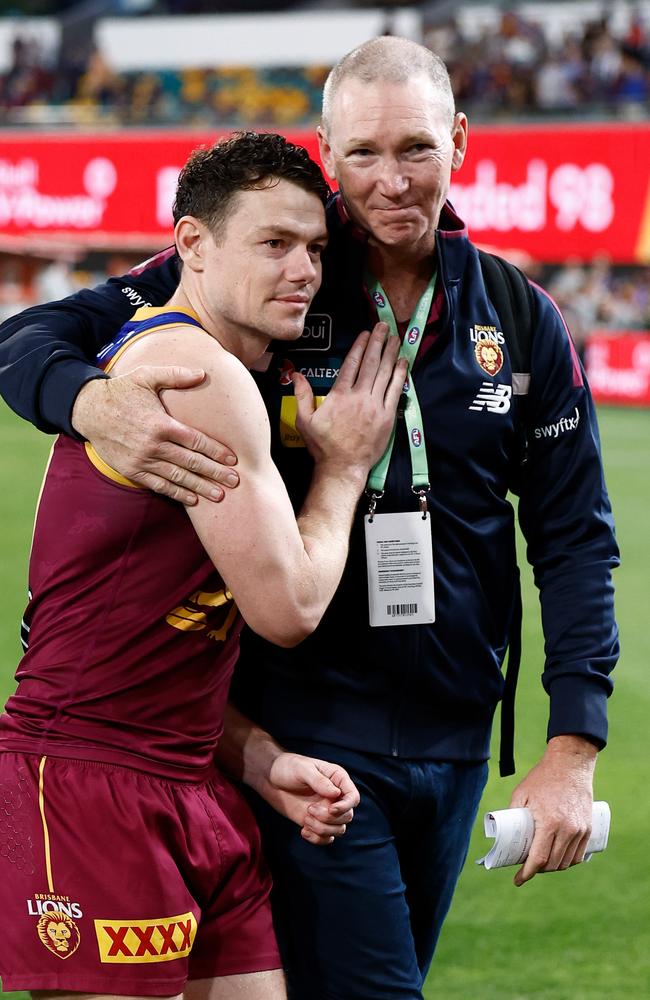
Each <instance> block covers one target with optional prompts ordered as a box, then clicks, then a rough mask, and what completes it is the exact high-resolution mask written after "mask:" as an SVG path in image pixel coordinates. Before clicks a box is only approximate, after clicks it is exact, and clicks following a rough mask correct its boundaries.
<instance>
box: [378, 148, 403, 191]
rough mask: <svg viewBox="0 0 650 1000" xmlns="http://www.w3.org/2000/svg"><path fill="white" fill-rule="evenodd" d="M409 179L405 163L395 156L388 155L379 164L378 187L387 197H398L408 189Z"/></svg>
mask: <svg viewBox="0 0 650 1000" xmlns="http://www.w3.org/2000/svg"><path fill="white" fill-rule="evenodd" d="M408 186H409V179H408V177H407V176H406V172H405V170H404V165H403V164H401V163H400V162H399V160H397V159H395V158H393V157H390V158H388V157H386V158H384V159H382V160H381V162H380V164H379V173H378V177H377V187H378V188H379V190H380V192H381V193H382V194H383V195H385V196H386V197H387V198H396V197H399V195H402V194H404V192H405V191H407V190H408Z"/></svg>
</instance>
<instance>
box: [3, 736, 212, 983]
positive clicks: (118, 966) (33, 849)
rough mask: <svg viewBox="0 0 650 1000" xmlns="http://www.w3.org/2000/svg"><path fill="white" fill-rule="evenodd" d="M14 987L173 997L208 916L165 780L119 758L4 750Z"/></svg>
mask: <svg viewBox="0 0 650 1000" xmlns="http://www.w3.org/2000/svg"><path fill="white" fill-rule="evenodd" d="M0 783H1V787H2V794H3V797H4V800H5V802H7V803H8V806H9V812H10V813H11V816H9V815H5V820H4V821H3V825H2V827H1V828H0V830H1V834H2V845H1V846H0V909H1V910H2V912H3V914H4V917H5V920H4V923H3V928H4V929H3V935H2V936H1V937H0V975H1V976H2V982H3V987H4V989H5V990H41V991H43V990H59V991H65V992H72V991H74V992H82V993H90V994H102V995H103V994H109V995H111V994H114V993H119V994H124V995H137V996H175V995H176V994H179V993H181V992H182V989H183V986H184V984H185V980H186V976H187V959H188V955H189V953H190V951H191V948H192V944H193V940H194V937H195V934H196V927H197V923H198V919H199V916H200V913H199V908H198V906H197V905H196V902H195V901H194V899H193V898H192V896H191V894H190V892H189V891H188V888H187V886H186V885H185V882H184V879H183V878H182V876H181V874H180V873H179V871H178V867H177V865H176V863H175V860H174V857H173V851H172V852H170V849H169V847H168V846H167V845H163V844H162V843H161V831H162V830H165V829H166V830H167V839H168V841H169V840H173V839H174V838H176V839H177V840H178V838H179V836H180V834H181V833H182V831H181V830H180V824H179V821H178V818H177V817H176V816H175V814H174V809H173V803H170V802H169V800H168V798H166V797H165V793H164V783H161V782H155V781H153V782H152V780H151V779H150V777H149V776H148V775H141V774H139V773H138V772H135V771H129V770H127V769H124V768H118V767H113V766H111V765H102V764H95V763H91V762H85V761H83V762H79V761H74V760H67V759H61V758H54V757H41V758H39V757H37V756H33V755H20V754H14V753H5V752H3V753H0Z"/></svg>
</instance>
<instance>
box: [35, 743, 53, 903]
mask: <svg viewBox="0 0 650 1000" xmlns="http://www.w3.org/2000/svg"><path fill="white" fill-rule="evenodd" d="M46 760H47V757H41V761H40V763H39V765H38V809H39V812H40V814H41V823H42V824H43V845H44V847H45V870H46V872H47V887H48V889H49V891H50V892H51V893H53V892H54V881H53V880H52V858H51V856H50V833H49V830H48V828H47V820H46V819H45V792H44V785H45V781H44V777H43V772H44V771H45V761H46Z"/></svg>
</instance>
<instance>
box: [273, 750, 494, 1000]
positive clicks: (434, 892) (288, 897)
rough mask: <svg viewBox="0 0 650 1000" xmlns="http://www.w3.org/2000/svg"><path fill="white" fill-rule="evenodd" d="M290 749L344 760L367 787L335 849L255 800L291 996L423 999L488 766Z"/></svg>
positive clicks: (294, 999)
mask: <svg viewBox="0 0 650 1000" xmlns="http://www.w3.org/2000/svg"><path fill="white" fill-rule="evenodd" d="M285 745H287V749H291V750H294V751H296V752H298V753H306V754H310V755H311V756H315V757H320V758H322V759H325V760H331V761H335V762H336V763H339V764H341V765H342V766H343V767H345V768H346V769H347V770H348V772H349V773H350V775H351V777H352V779H353V780H354V782H355V783H356V785H357V787H358V789H359V792H360V794H361V802H360V804H359V806H358V808H357V810H356V813H355V817H354V820H353V821H352V823H351V824H350V825H349V827H348V830H347V832H346V833H345V835H344V836H343V837H341V838H340V839H338V840H337V841H335V843H333V844H331V845H330V846H328V847H315V846H313V845H311V844H308V843H307V842H306V841H305V840H303V839H302V837H301V836H300V831H299V829H298V827H297V826H295V824H293V823H291V822H290V821H289V820H286V819H285V818H284V817H282V816H280V815H279V814H278V813H276V812H275V811H274V810H272V809H270V807H268V806H267V805H266V804H265V803H263V802H261V801H260V800H257V799H256V802H255V804H254V808H255V809H256V813H257V815H258V819H259V822H260V825H261V828H262V834H263V838H264V847H265V853H266V856H267V859H268V861H269V864H270V866H271V871H272V873H273V879H274V889H273V912H274V917H275V922H276V932H277V934H278V940H279V943H280V950H281V952H282V956H283V960H284V963H285V967H286V970H287V979H288V987H289V997H290V1000H398V998H399V1000H406V998H408V1000H422V984H423V983H424V979H425V977H426V974H427V971H428V969H429V965H430V962H431V959H432V957H433V953H434V950H435V947H436V943H437V940H438V936H439V934H440V929H441V927H442V923H443V920H444V918H445V916H446V914H447V911H448V909H449V906H450V904H451V899H452V896H453V892H454V889H455V886H456V883H457V880H458V876H459V875H460V872H461V869H462V867H463V864H464V862H465V858H466V856H467V849H468V845H469V838H470V833H471V830H472V826H473V823H474V820H475V818H476V813H477V810H478V806H479V802H480V799H481V795H482V792H483V788H484V786H485V782H486V779H487V764H486V763H484V762H481V763H470V764H464V763H450V762H440V761H426V760H425V761H422V760H403V759H399V758H393V757H378V756H371V755H365V754H359V753H356V752H352V751H348V750H344V749H342V748H340V747H335V746H332V745H325V744H318V743H309V744H307V743H304V742H300V743H298V742H296V743H295V744H294V743H291V741H289V744H287V743H286V741H285Z"/></svg>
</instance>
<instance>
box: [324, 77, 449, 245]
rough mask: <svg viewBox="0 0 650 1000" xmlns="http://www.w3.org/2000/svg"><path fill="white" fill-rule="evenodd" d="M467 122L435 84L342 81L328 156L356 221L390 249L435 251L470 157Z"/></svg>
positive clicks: (326, 149) (422, 80)
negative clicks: (444, 211)
mask: <svg viewBox="0 0 650 1000" xmlns="http://www.w3.org/2000/svg"><path fill="white" fill-rule="evenodd" d="M466 140H467V120H466V118H465V116H464V115H456V116H455V119H454V122H453V124H450V122H449V113H448V111H447V110H446V108H445V106H444V104H443V102H442V100H441V99H440V98H439V97H438V96H437V94H436V91H435V89H434V86H433V83H432V82H431V81H430V80H429V79H428V78H427V77H426V76H423V75H418V76H414V77H412V78H411V79H410V80H408V81H407V82H405V83H388V82H378V83H363V82H362V81H360V80H356V79H354V78H349V79H347V80H343V81H342V83H341V84H340V86H339V89H338V91H337V92H336V94H335V96H334V101H333V105H332V109H331V122H330V123H329V134H328V135H325V134H324V132H323V131H322V129H319V141H320V149H321V157H322V160H323V163H324V165H325V169H326V171H327V173H328V174H329V176H330V177H332V178H336V180H337V181H338V183H339V187H340V189H341V191H342V194H343V197H344V198H345V202H346V205H347V207H348V210H349V211H350V214H351V215H352V217H353V218H354V219H355V221H356V222H357V223H358V224H359V225H360V226H361V227H362V228H363V229H365V230H367V231H368V232H369V233H370V234H371V238H372V241H373V242H374V243H376V244H378V245H380V246H384V247H386V248H395V249H399V248H404V249H405V250H408V251H409V253H414V254H415V255H416V256H417V255H419V254H421V255H426V254H429V253H430V252H431V250H432V249H433V245H434V241H435V230H436V227H437V225H438V219H439V217H440V210H441V208H442V206H443V204H444V201H445V198H446V197H447V191H448V189H449V182H450V179H451V172H452V170H457V169H458V168H459V167H460V166H461V164H462V162H463V158H464V154H465V145H466Z"/></svg>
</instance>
